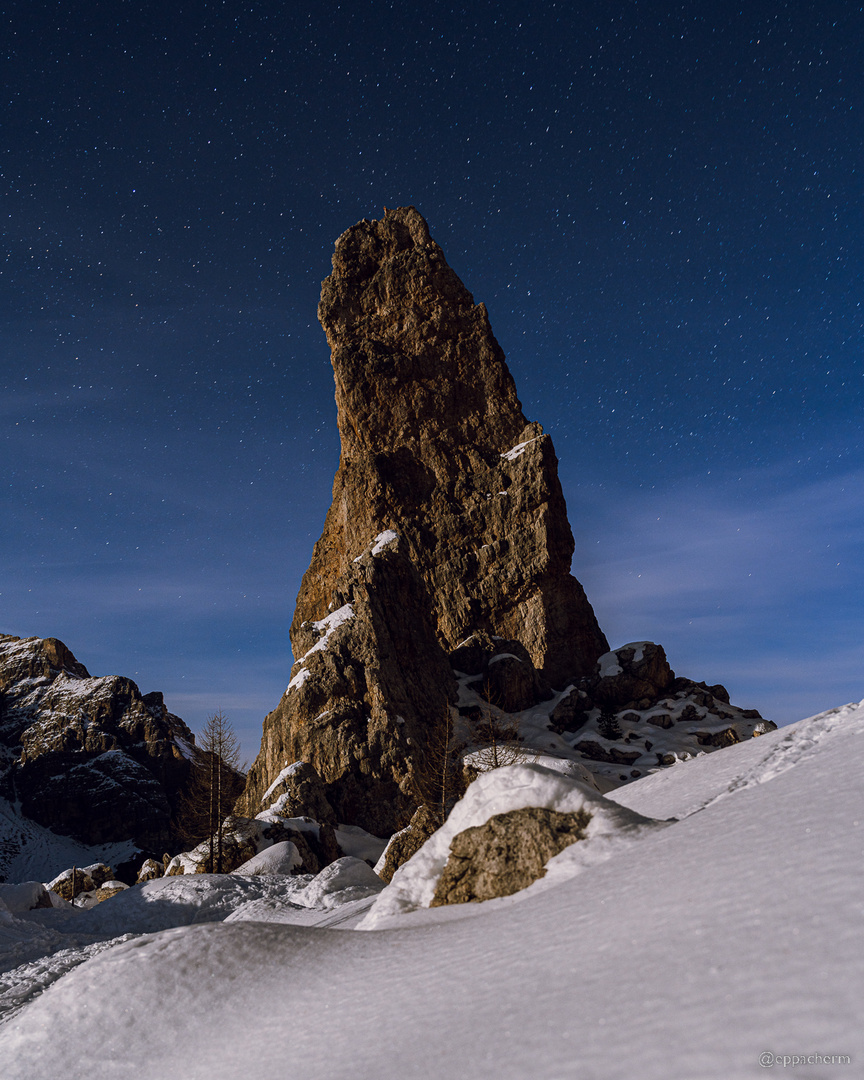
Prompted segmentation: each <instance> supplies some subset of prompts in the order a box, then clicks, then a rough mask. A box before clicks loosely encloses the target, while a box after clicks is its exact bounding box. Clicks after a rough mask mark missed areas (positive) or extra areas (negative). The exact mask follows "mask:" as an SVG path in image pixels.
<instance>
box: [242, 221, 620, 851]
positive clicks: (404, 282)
mask: <svg viewBox="0 0 864 1080" xmlns="http://www.w3.org/2000/svg"><path fill="white" fill-rule="evenodd" d="M319 318H320V320H321V323H322V326H323V327H324V330H325V332H326V334H327V339H328V341H329V343H330V346H331V351H332V362H333V371H334V376H335V383H336V403H337V410H338V415H337V421H338V426H339V433H340V437H341V444H342V448H341V457H340V463H339V469H338V472H337V474H336V478H335V481H334V485H333V503H332V505H331V507H330V510H329V512H328V514H327V518H326V521H325V524H324V531H323V533H322V535H321V538H320V539H319V541H318V542H317V544H316V545H315V548H314V551H313V554H312V561H311V564H310V566H309V569H308V570H307V572H306V574H305V576H304V578H303V583H302V586H301V589H300V594H299V596H298V599H297V608H296V612H295V615H294V621H293V623H292V627H291V641H292V645H293V648H294V655H295V656H296V657H298V660H297V662H296V664H295V667H294V669H293V671H292V678H291V681H290V683H289V686H288V689H287V690H286V693H285V695H284V697H283V699H282V701H281V703H280V705H279V707H278V708H277V709H276V710H275V711H274V712H273V713H271V714H270V715H269V716H268V717H267V718H266V720H265V722H264V733H263V738H262V744H261V752H260V754H259V756H258V758H257V760H256V761H255V764H254V765H253V767H252V769H251V770H250V773H249V776H248V779H247V788H246V792H245V793H244V796H243V797H242V799H241V800H240V803H239V804H238V811H239V812H241V813H245V814H250V815H254V814H255V813H257V812H258V811H259V810H260V808H261V802H262V799H263V797H264V795H265V793H266V792H267V790H268V788H269V787H270V785H271V784H272V783H273V782H274V780H275V779H276V778H277V777H278V776H279V774H280V773H281V772H282V771H283V770H285V769H286V768H287V767H290V766H291V765H292V764H293V763H294V762H297V761H306V762H308V763H309V764H311V765H312V766H313V767H314V769H315V770H316V771H317V773H318V774H319V775H320V776H321V778H322V780H323V782H324V784H325V787H326V791H327V799H328V801H329V802H330V804H331V805H332V807H333V810H334V812H335V813H336V814H337V816H338V817H339V819H340V820H342V821H346V822H348V823H351V824H357V825H361V826H363V827H364V828H366V829H368V830H369V831H371V832H373V833H377V834H378V835H382V834H385V835H386V834H389V833H391V832H393V831H394V830H396V829H397V828H398V827H399V826H400V825H402V824H404V823H405V822H406V821H407V820H409V818H410V816H411V813H412V812H413V810H414V808H415V803H414V802H413V801H412V797H411V794H410V791H409V786H410V785H409V784H408V777H409V771H410V768H409V766H410V761H411V758H412V754H413V753H414V751H415V750H416V748H417V747H418V746H422V744H423V742H424V739H425V736H426V734H427V732H428V731H429V729H430V727H431V726H433V725H434V724H436V723H438V722H439V721H440V717H441V715H442V711H444V710H446V709H447V707H448V705H449V704H450V703H452V702H453V701H454V700H455V697H456V682H455V677H454V675H453V673H452V669H451V667H450V664H449V663H448V660H447V654H448V653H451V652H453V651H455V650H457V649H458V648H459V647H460V645H461V644H462V643H463V641H464V640H465V639H466V638H467V637H469V636H471V635H472V634H474V633H475V632H481V633H484V634H486V635H487V636H489V637H490V638H491V637H495V638H500V639H502V640H506V641H509V642H512V643H514V644H513V646H512V648H511V650H510V652H511V654H512V656H511V657H509V658H507V659H506V660H505V659H502V660H500V661H498V662H499V663H505V664H509V665H510V666H511V667H513V668H515V665H516V664H523V665H526V662H527V665H526V666H525V672H523V673H522V674H525V675H527V678H523V679H522V680H521V682H520V686H519V688H518V690H517V691H515V692H514V693H515V694H516V698H514V699H508V704H511V705H513V704H522V703H523V702H524V700H525V699H526V698H525V696H526V695H529V696H530V695H533V696H537V695H542V694H543V693H548V688H549V687H551V686H554V687H556V688H558V689H564V688H565V687H566V686H567V684H568V683H569V682H571V681H572V680H574V679H577V678H579V677H582V676H585V675H588V674H589V673H590V672H591V671H592V670H593V668H594V665H595V662H596V660H597V658H598V657H599V656H600V655H601V654H602V653H604V652H605V651H606V650H607V649H608V644H607V642H606V639H605V637H604V636H603V634H602V632H601V631H600V629H599V627H598V625H597V622H596V619H595V617H594V613H593V611H592V610H591V607H590V605H589V603H588V601H587V600H586V598H585V594H584V592H583V590H582V588H581V586H580V585H579V583H578V582H577V581H576V580H575V578H573V577H571V576H570V559H571V556H572V554H573V548H574V544H573V537H572V534H571V531H570V526H569V524H568V521H567V514H566V507H565V504H564V498H563V495H562V492H561V486H560V483H559V481H558V473H557V464H558V463H557V458H556V457H555V452H554V449H553V447H552V442H551V439H550V438H549V436H548V435H545V434H544V433H543V430H542V428H541V427H540V425H539V424H536V423H533V424H532V423H529V422H528V421H527V420H526V418H525V416H524V415H523V413H522V409H521V406H520V403H519V400H518V398H517V395H516V389H515V386H514V383H513V379H512V377H511V375H510V372H509V371H508V369H507V365H506V362H505V360H504V356H503V353H502V351H501V349H500V347H499V345H498V343H497V342H496V340H495V338H494V336H493V334H492V331H491V329H490V326H489V320H488V317H487V313H486V309H485V307H484V306H483V304H475V303H474V300H473V298H472V296H471V294H470V293H469V292H468V290H467V289H466V288H465V286H464V285H463V284H462V282H461V281H460V280H459V278H458V277H457V276H456V274H455V273H454V272H453V270H451V269H450V267H449V266H448V265H447V262H446V260H445V258H444V255H443V253H442V251H441V249H440V248H439V247H438V245H437V244H436V243H435V242H434V241H433V240H432V239H431V237H430V236H429V231H428V228H427V225H426V222H425V221H424V220H423V218H422V217H421V216H420V214H419V213H418V212H417V211H416V210H414V209H413V208H411V207H408V208H403V209H400V210H394V211H390V212H387V213H386V214H385V216H384V218H383V219H382V220H380V221H362V222H360V223H359V224H358V225H356V226H354V227H353V228H352V229H349V230H348V231H347V232H346V233H344V234H343V235H342V236H341V237H340V238H339V240H338V241H337V243H336V251H335V254H334V256H333V273H332V274H331V275H330V277H329V278H327V280H326V281H325V282H324V283H323V286H322V292H321V303H320V306H319ZM490 659H492V657H487V658H486V667H485V668H484V669H483V670H482V671H481V672H480V674H481V676H483V677H484V678H485V677H486V676H488V680H487V681H488V682H489V692H490V694H493V693H494V694H496V695H498V694H503V693H504V692H505V691H504V690H503V689H502V683H501V680H500V679H496V678H495V675H496V674H497V673H494V672H493V671H492V669H491V668H490V666H489V660H490ZM513 681H514V680H510V682H513ZM516 699H518V700H516Z"/></svg>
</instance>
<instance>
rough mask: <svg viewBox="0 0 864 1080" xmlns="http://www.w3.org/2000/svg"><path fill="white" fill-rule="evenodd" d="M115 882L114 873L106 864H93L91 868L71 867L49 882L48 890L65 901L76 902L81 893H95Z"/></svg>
mask: <svg viewBox="0 0 864 1080" xmlns="http://www.w3.org/2000/svg"><path fill="white" fill-rule="evenodd" d="M113 880H114V871H113V870H112V869H111V867H110V866H108V865H107V864H106V863H93V864H92V865H91V866H80V867H74V866H73V867H70V868H69V869H68V870H64V871H63V872H62V873H61V874H58V875H57V877H55V878H54V879H53V880H52V881H49V882H48V885H47V886H46V888H48V889H50V890H51V892H55V893H57V895H58V896H61V897H62V898H63V899H64V900H70V901H71V900H74V899H75V897H76V896H80V894H81V893H90V892H95V891H96V890H97V889H101V888H102V886H103V885H104V884H105V883H106V882H108V881H113Z"/></svg>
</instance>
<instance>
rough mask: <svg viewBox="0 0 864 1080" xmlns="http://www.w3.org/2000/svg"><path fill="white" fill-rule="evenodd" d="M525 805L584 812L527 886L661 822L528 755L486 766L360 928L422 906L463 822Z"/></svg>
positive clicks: (555, 878) (468, 824)
mask: <svg viewBox="0 0 864 1080" xmlns="http://www.w3.org/2000/svg"><path fill="white" fill-rule="evenodd" d="M526 806H534V807H544V808H546V809H547V810H554V811H557V812H558V813H562V814H574V813H575V814H578V813H582V812H584V813H585V814H586V815H587V816H588V818H589V820H588V822H587V824H586V826H585V829H584V836H585V839H584V840H582V841H581V842H580V843H578V844H576V845H574V846H572V847H568V848H565V850H564V851H562V852H561V854H560V855H557V856H556V857H555V858H554V859H552V860H551V862H550V864H549V866H548V868H547V873H546V875H544V877H543V878H541V879H540V880H537V881H535V882H534V884H533V885H532V886H531V889H533V890H537V889H539V888H544V887H548V885H549V884H552V883H557V882H559V881H561V880H563V879H564V878H566V877H569V876H574V875H576V874H578V873H579V872H580V869H581V868H582V866H584V865H588V864H593V863H595V862H598V861H602V860H603V859H605V858H608V857H610V855H611V854H612V853H613V852H614V851H615V850H617V849H618V847H620V845H621V844H625V843H629V842H632V841H635V840H636V839H637V838H639V837H641V836H644V835H645V834H646V833H647V832H649V831H651V830H654V829H657V828H663V827H664V825H665V824H666V823H665V822H658V821H653V820H651V819H649V818H646V817H643V816H642V815H641V814H638V813H634V812H633V811H628V810H625V809H624V808H623V807H621V806H619V805H618V804H617V803H614V802H612V801H610V800H608V799H606V798H604V797H603V796H602V795H600V793H599V792H597V791H596V790H594V789H592V788H589V787H587V786H586V785H585V784H581V783H580V782H579V781H578V780H572V779H570V778H569V777H567V776H565V775H563V774H562V773H559V772H554V771H553V770H551V769H547V768H545V767H544V766H542V765H536V764H533V763H528V764H522V765H510V766H507V767H505V768H501V769H494V770H492V771H491V772H487V773H483V774H482V775H481V776H479V777H478V778H477V779H476V780H475V781H474V783H473V784H471V786H470V787H469V788H468V791H467V792H466V794H465V796H464V798H462V799H461V800H460V801H459V802H458V803H457V804H456V806H455V807H454V809H453V811H452V813H451V814H450V816H449V817H448V818H447V821H446V822H445V823H444V825H443V826H442V827H441V828H440V829H438V830H437V832H435V833H433V834H432V836H431V837H430V838H429V839H428V840H427V841H426V843H425V844H424V845H423V846H422V847H421V848H420V850H419V851H418V852H417V853H416V854H415V855H413V856H412V857H411V858H410V859H409V860H408V862H406V863H404V864H403V865H402V866H400V867H399V869H398V870H397V871H396V873H395V874H394V875H393V878H392V880H391V881H390V884H389V885H388V886H387V887H386V889H385V890H384V892H383V893H382V894H381V896H379V897H378V899H377V900H376V901H375V904H374V905H373V906H372V908H371V910H370V911H369V914H368V915H367V916H366V917H365V918H364V920H363V922H362V924H361V929H365V930H371V929H379V928H381V927H383V926H389V925H393V920H394V919H397V920H398V917H399V916H400V915H404V914H405V913H407V912H411V911H414V910H416V909H417V908H424V907H429V906H430V905H431V903H432V901H433V899H434V897H435V890H436V888H437V886H438V881H439V879H440V877H441V875H442V873H443V871H444V867H445V866H446V865H447V861H448V859H449V857H450V847H451V843H452V841H453V838H454V837H455V836H457V835H458V834H459V833H461V832H463V831H464V830H466V829H470V828H473V827H476V826H479V825H485V824H486V822H487V821H489V819H490V818H492V817H495V816H496V815H500V814H507V813H508V812H509V811H512V810H521V809H523V808H524V807H526ZM527 892H528V890H527V889H526V890H525V893H526V894H527Z"/></svg>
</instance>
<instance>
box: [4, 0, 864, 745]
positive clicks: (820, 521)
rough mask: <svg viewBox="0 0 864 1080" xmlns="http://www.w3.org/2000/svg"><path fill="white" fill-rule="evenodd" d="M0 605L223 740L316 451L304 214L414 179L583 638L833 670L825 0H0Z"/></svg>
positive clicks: (844, 28)
mask: <svg viewBox="0 0 864 1080" xmlns="http://www.w3.org/2000/svg"><path fill="white" fill-rule="evenodd" d="M0 46H2V54H0V55H2V57H3V85H4V90H3V96H2V106H0V122H2V127H0V219H2V222H3V226H4V229H3V232H4V262H3V263H2V264H0V265H2V273H0V386H2V397H0V416H2V432H3V440H4V441H3V454H2V476H3V480H2V487H0V492H2V505H0V514H2V519H0V520H2V552H0V631H4V632H8V633H14V634H19V635H30V634H37V635H39V636H43V637H47V636H55V637H60V638H62V639H63V640H64V641H66V643H67V644H68V645H69V646H70V648H71V649H72V650H73V651H74V652H75V653H76V654H77V655H78V657H79V659H81V660H82V662H84V663H85V664H87V666H88V667H89V668H90V670H91V672H92V673H93V674H98V675H103V674H111V673H120V674H126V675H130V676H131V677H133V678H135V679H136V680H137V681H138V682H139V683H140V685H141V689H142V690H143V691H145V692H146V691H149V690H153V689H161V690H163V691H164V693H165V695H166V701H167V703H168V705H169V708H171V709H172V711H174V712H177V713H179V714H180V715H181V716H183V717H184V719H186V720H187V721H188V722H189V723H190V724H191V725H192V726H193V728H196V727H197V726H198V725H200V723H201V721H202V720H203V719H204V718H205V717H206V716H207V714H208V713H211V712H213V711H214V710H216V709H218V708H221V709H223V710H224V711H225V712H226V713H227V714H228V715H229V716H230V717H232V718H233V719H234V720H235V722H236V724H237V727H238V729H239V731H240V734H241V736H242V739H243V744H244V750H245V751H246V752H247V754H248V755H249V756H250V757H252V756H254V754H255V753H256V752H257V748H258V741H259V737H260V723H261V719H262V718H263V715H264V713H265V712H267V711H268V710H269V709H271V708H274V707H275V706H276V704H277V703H278V700H279V697H280V695H281V693H282V691H283V690H284V687H285V685H286V683H287V680H288V677H289V670H290V664H291V656H290V645H289V642H288V637H287V627H288V624H289V622H290V618H291V614H292V611H293V605H294V599H295V596H296V593H297V589H298V587H299V582H300V577H301V575H302V573H303V571H304V570H305V568H306V565H307V564H308V561H309V557H310V553H311V548H312V544H313V543H314V541H315V539H317V537H318V534H319V532H320V528H321V525H322V522H323V517H324V513H325V511H326V508H327V506H328V505H329V500H330V487H331V483H332V477H333V473H334V471H335V468H336V464H337V460H338V440H337V436H336V429H335V407H334V405H333V391H332V375H331V370H330V366H329V357H328V350H327V346H326V342H325V339H324V335H323V333H322V331H321V330H320V328H319V327H318V324H317V322H316V318H315V309H316V305H317V299H318V292H319V289H320V282H321V279H322V278H324V277H325V276H326V275H327V274H328V273H329V268H330V266H329V263H330V254H331V252H332V248H333V243H334V241H335V239H336V237H337V236H338V235H339V234H340V233H341V232H343V231H344V230H345V229H346V228H347V227H348V226H350V225H352V224H353V223H354V222H356V221H357V220H359V219H360V218H362V217H378V216H380V214H381V212H382V209H383V207H384V206H385V205H386V206H399V205H405V204H413V205H415V206H417V208H418V209H419V210H420V211H421V213H423V214H424V216H425V217H426V218H427V220H428V221H429V223H430V227H431V229H432V234H433V236H434V237H435V239H436V240H438V242H439V243H440V244H441V245H442V247H443V248H444V251H445V254H446V255H447V258H448V260H449V262H450V263H451V265H452V266H453V267H454V269H455V270H456V271H457V273H458V274H459V275H460V276H461V277H462V279H463V280H464V281H465V283H466V285H467V286H468V288H469V289H471V291H472V292H473V293H474V296H475V299H476V300H477V301H480V300H483V301H485V302H486V304H487V306H488V308H489V313H490V317H491V321H492V326H493V328H494V330H495V332H496V335H497V336H498V338H499V340H500V342H501V344H502V346H503V348H504V350H505V352H506V353H507V356H508V362H509V364H510V366H511V369H512V371H513V374H514V376H515V378H516V383H517V386H518V388H519V391H520V396H521V398H522V401H523V405H524V409H525V412H526V414H527V415H528V416H529V418H531V419H536V420H540V422H541V423H543V425H544V426H545V427H546V429H547V430H548V431H550V432H551V434H552V436H553V438H554V441H555V445H556V449H557V451H558V456H559V458H560V459H561V477H562V482H563V484H564V490H565V494H566V496H567V500H568V506H569V511H570V520H571V524H572V527H573V531H574V534H575V537H576V543H577V549H576V555H575V557H574V561H573V571H574V573H575V575H576V576H577V577H578V578H579V579H580V580H581V581H582V583H583V584H584V585H585V587H586V590H587V592H588V595H589V598H590V599H591V601H592V602H593V604H594V606H595V609H596V611H597V614H598V617H599V619H600V622H601V625H602V626H603V628H604V629H605V631H606V633H607V635H608V636H609V638H610V640H611V641H613V643H614V644H616V645H619V644H623V643H624V642H626V641H630V640H639V639H643V638H651V639H653V640H657V641H660V642H661V643H663V644H664V646H665V647H666V649H667V652H668V654H669V657H670V661H671V663H672V665H673V667H674V668H675V669H676V670H677V671H678V672H679V673H681V674H686V675H688V676H690V677H692V678H696V679H700V678H704V679H706V680H707V681H708V682H711V683H713V682H717V681H722V682H724V683H726V684H727V686H728V687H729V688H730V690H731V691H732V693H733V699H734V700H735V701H736V702H737V703H739V704H741V705H744V706H749V707H756V708H759V709H760V710H761V711H762V712H763V714H764V715H765V716H768V717H770V718H772V719H775V720H777V721H778V722H784V721H790V720H794V719H798V718H800V717H802V716H805V715H808V714H809V713H813V712H816V711H818V710H820V709H823V708H827V707H830V706H832V705H835V704H839V703H841V702H845V701H847V700H851V699H855V700H857V699H859V698H861V697H862V696H864V685H862V684H864V680H862V677H861V673H862V670H864V647H862V626H864V618H862V603H861V600H862V596H861V593H862V576H864V575H862V570H861V556H862V546H864V545H862V536H864V508H862V478H864V461H862V424H861V415H862V382H864V379H862V373H864V364H862V324H864V310H862V307H861V300H862V285H861V280H862V265H864V259H862V256H864V250H862V249H864V220H862V219H864V195H862V183H864V93H862V91H864V64H862V47H864V11H862V7H861V6H859V5H858V4H854V3H853V4H850V3H831V2H828V3H806V2H795V3H783V2H773V3H770V4H768V3H758V2H757V3H749V4H747V5H743V4H729V3H723V2H718V3H715V4H710V5H709V4H704V3H697V2H687V3H683V4H682V3H675V4H661V3H640V2H634V0H630V2H622V3H619V4H609V3H608V2H607V0H603V2H593V3H565V2H561V3H550V2H544V0H534V2H532V3H489V2H483V0H480V2H475V3H472V4H471V5H465V6H460V5H454V4H452V3H435V2H433V3H427V4H425V5H415V4H403V3H395V2H394V3H392V4H391V3H382V2H377V0H367V2H365V3H341V4H336V3H328V2H326V0H325V2H323V3H319V4H316V5H314V6H313V5H309V6H308V7H307V6H305V5H301V4H295V3H290V4H285V3H276V2H271V3H255V2H247V3H232V2H216V3H192V4H190V3H184V2H182V0H181V2H180V3H177V4H176V5H173V6H170V5H165V4H163V3H149V4H148V3H140V2H136V3H129V2H123V0H111V2H107V0H103V2H90V3H88V4H74V3H64V4H51V3H32V2H31V3H23V2H18V3H12V4H7V5H5V7H4V11H3V14H2V21H0Z"/></svg>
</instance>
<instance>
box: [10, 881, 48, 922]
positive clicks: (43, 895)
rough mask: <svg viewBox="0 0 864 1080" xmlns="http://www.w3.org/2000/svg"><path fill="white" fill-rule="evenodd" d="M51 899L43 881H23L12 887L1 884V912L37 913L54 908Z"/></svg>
mask: <svg viewBox="0 0 864 1080" xmlns="http://www.w3.org/2000/svg"><path fill="white" fill-rule="evenodd" d="M52 906H53V905H52V903H51V897H50V896H49V895H48V890H47V889H46V888H45V886H44V885H43V884H42V882H41V881H23V882H21V883H20V884H16V885H12V884H5V883H2V882H0V911H3V910H6V911H11V912H12V913H13V914H14V913H15V912H20V911H35V910H36V909H37V908H50V907H52Z"/></svg>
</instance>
